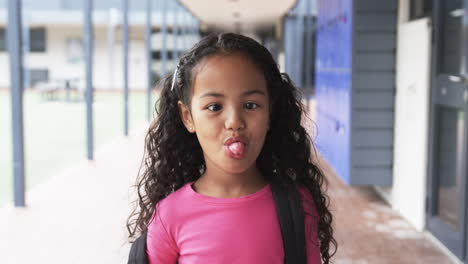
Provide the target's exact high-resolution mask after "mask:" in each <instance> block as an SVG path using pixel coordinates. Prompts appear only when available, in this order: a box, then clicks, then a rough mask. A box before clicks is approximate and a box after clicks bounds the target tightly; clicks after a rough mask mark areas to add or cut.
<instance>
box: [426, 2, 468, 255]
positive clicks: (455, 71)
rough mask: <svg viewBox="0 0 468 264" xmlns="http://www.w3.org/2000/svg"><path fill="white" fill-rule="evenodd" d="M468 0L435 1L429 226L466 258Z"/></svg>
mask: <svg viewBox="0 0 468 264" xmlns="http://www.w3.org/2000/svg"><path fill="white" fill-rule="evenodd" d="M467 2H468V1H467V0H435V1H434V8H433V10H434V16H433V19H434V20H433V21H434V23H433V25H434V42H433V45H434V47H433V56H432V58H433V80H432V93H431V97H432V99H431V104H432V105H431V131H430V151H429V181H428V201H427V209H428V210H427V211H428V212H427V228H428V230H429V231H430V232H432V233H433V234H434V235H435V236H436V237H437V238H438V239H439V240H440V241H441V242H442V243H444V244H445V245H446V246H447V247H448V248H449V249H450V250H451V251H452V252H453V253H454V254H455V255H456V256H458V257H459V258H460V259H466V248H467V243H466V239H467V238H466V230H467V219H466V218H467V216H466V214H467V198H468V197H467V176H468V170H467V163H468V156H467V148H468V143H467V142H468V71H467V62H468V61H467V55H468V53H467V47H468V41H467V33H468V32H467V17H468V4H467Z"/></svg>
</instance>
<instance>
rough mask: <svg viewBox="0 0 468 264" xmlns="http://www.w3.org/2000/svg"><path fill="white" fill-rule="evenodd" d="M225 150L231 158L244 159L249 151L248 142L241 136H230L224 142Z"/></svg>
mask: <svg viewBox="0 0 468 264" xmlns="http://www.w3.org/2000/svg"><path fill="white" fill-rule="evenodd" d="M224 151H225V152H226V154H227V155H228V156H229V157H231V158H234V159H242V158H244V156H245V154H246V152H247V144H246V143H245V141H244V140H242V139H240V138H230V139H228V140H227V141H226V143H225V144H224Z"/></svg>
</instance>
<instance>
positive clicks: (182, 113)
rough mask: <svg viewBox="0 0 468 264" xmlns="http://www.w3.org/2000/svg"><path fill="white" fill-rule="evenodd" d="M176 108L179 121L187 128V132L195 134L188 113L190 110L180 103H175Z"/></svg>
mask: <svg viewBox="0 0 468 264" xmlns="http://www.w3.org/2000/svg"><path fill="white" fill-rule="evenodd" d="M177 107H178V108H179V115H180V119H181V120H182V122H183V123H184V125H185V128H187V130H188V132H190V133H194V132H195V125H194V123H193V119H192V114H191V113H190V109H189V107H188V106H186V105H185V104H184V103H182V101H178V102H177Z"/></svg>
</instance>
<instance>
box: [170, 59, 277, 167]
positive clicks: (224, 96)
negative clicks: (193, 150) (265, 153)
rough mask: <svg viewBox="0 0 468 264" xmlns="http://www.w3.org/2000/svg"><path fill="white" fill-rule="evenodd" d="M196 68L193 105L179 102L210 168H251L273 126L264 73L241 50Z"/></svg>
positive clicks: (205, 61) (206, 61) (182, 113)
mask: <svg viewBox="0 0 468 264" xmlns="http://www.w3.org/2000/svg"><path fill="white" fill-rule="evenodd" d="M193 71H194V75H195V78H194V80H193V86H192V87H193V88H192V97H191V106H190V109H189V108H188V107H187V106H185V105H184V104H183V103H182V102H180V101H179V109H180V113H181V118H182V120H183V122H184V124H185V126H186V128H187V129H188V130H189V132H191V133H196V135H197V138H198V141H199V142H200V145H201V147H202V149H203V155H204V158H205V162H206V166H207V172H209V173H213V172H214V173H225V174H239V173H244V172H247V173H248V172H249V171H252V170H253V169H255V162H256V160H257V157H258V155H259V153H260V151H261V149H262V147H263V143H264V141H265V136H266V133H267V131H268V126H269V111H270V109H269V105H270V102H269V97H268V91H267V86H266V82H265V78H264V77H263V74H262V73H261V72H260V71H259V70H258V69H257V67H256V66H255V65H254V64H253V63H252V62H251V61H250V60H249V59H248V58H247V57H245V56H243V55H241V54H232V55H213V56H210V57H207V58H205V59H203V60H202V61H200V62H199V64H198V65H197V66H196V67H195V68H194V70H193ZM181 143H182V144H183V142H181Z"/></svg>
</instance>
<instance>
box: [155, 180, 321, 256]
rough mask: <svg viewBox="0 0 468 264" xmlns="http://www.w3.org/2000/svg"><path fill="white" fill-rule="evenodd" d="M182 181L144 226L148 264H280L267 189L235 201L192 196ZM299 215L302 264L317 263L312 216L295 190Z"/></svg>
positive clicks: (280, 245) (276, 228)
mask: <svg viewBox="0 0 468 264" xmlns="http://www.w3.org/2000/svg"><path fill="white" fill-rule="evenodd" d="M191 184H192V183H188V184H186V185H185V186H183V187H182V188H180V189H179V190H177V191H176V192H174V193H172V194H170V195H169V196H168V197H166V198H165V199H163V200H162V201H160V202H159V203H158V206H157V213H156V214H155V215H154V216H153V219H152V221H151V223H150V224H149V226H148V238H147V249H146V251H147V253H148V258H149V263H150V264H156V263H158V264H159V263H162V264H174V263H175V262H176V261H178V262H179V264H189V263H190V264H198V263H203V264H206V263H232V264H234V263H237V264H275V263H277V264H283V263H284V252H283V242H282V239H281V230H280V226H279V222H278V217H277V215H276V208H275V202H274V200H273V194H272V192H271V189H270V185H267V186H265V187H264V188H263V189H261V190H259V191H258V192H256V193H253V194H249V195H246V196H242V197H238V198H215V197H209V196H205V195H202V194H199V193H197V192H195V191H194V190H193V188H192V186H191ZM299 191H300V193H301V197H302V201H303V202H302V205H303V208H304V212H305V219H304V220H305V221H304V222H305V233H306V244H307V263H308V264H312V263H314V264H315V263H317V264H319V263H321V262H320V251H319V247H318V238H317V220H318V216H317V212H316V210H315V206H314V204H313V201H312V197H311V196H310V193H309V192H308V191H307V189H305V188H301V189H299Z"/></svg>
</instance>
